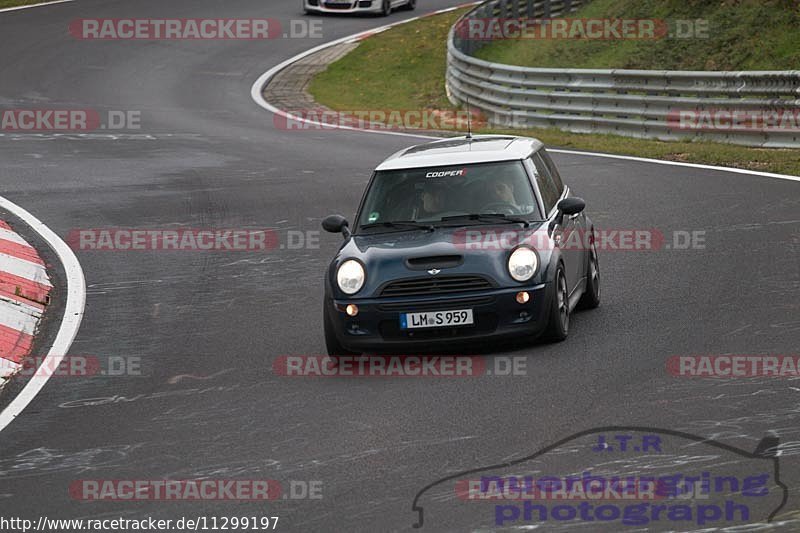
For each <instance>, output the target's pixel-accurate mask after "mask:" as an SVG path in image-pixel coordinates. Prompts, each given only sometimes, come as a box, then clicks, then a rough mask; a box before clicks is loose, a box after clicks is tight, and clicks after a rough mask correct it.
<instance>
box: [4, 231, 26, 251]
mask: <svg viewBox="0 0 800 533" xmlns="http://www.w3.org/2000/svg"><path fill="white" fill-rule="evenodd" d="M0 239H2V240H4V241H11V242H15V243H17V244H21V245H23V246H27V247H29V248H31V245H30V244H28V242H27V241H26V240H25V239H23V238H22V237H20V236H19V235H17V234H16V233H14V232H13V231H12V230H10V229H6V228H0Z"/></svg>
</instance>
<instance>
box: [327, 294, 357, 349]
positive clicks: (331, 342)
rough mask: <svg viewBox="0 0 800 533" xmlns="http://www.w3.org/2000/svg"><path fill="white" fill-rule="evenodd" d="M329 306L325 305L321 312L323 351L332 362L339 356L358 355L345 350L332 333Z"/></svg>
mask: <svg viewBox="0 0 800 533" xmlns="http://www.w3.org/2000/svg"><path fill="white" fill-rule="evenodd" d="M329 307H330V304H329V303H325V310H324V311H323V327H324V329H325V349H326V350H327V352H328V356H330V357H331V359H333V360H334V362H338V359H337V356H340V355H358V354H357V353H356V352H352V351H350V350H348V349H346V348H345V347H344V346H342V345H341V343H340V342H339V339H337V338H336V333H335V332H334V329H333V328H334V326H333V321H332V320H331V316H330V310H329Z"/></svg>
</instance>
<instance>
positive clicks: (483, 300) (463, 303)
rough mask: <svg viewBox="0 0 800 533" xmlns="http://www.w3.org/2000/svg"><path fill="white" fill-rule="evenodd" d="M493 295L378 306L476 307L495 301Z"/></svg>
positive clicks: (387, 308) (409, 309) (412, 308)
mask: <svg viewBox="0 0 800 533" xmlns="http://www.w3.org/2000/svg"><path fill="white" fill-rule="evenodd" d="M495 299H496V298H495V297H494V296H476V297H472V298H469V297H467V298H457V299H453V300H447V301H446V302H441V301H436V302H423V303H420V302H414V303H413V304H410V305H409V303H408V302H407V301H402V302H394V303H386V304H380V305H379V306H378V310H379V311H386V312H390V313H391V312H394V311H400V312H418V311H442V310H447V309H458V308H462V307H477V306H479V305H487V304H491V303H494V301H495Z"/></svg>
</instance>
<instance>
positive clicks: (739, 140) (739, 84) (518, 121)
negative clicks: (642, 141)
mask: <svg viewBox="0 0 800 533" xmlns="http://www.w3.org/2000/svg"><path fill="white" fill-rule="evenodd" d="M586 3H588V1H587V0H571V1H570V0H488V1H487V2H485V3H483V4H481V5H480V6H478V7H476V8H475V9H473V10H472V11H470V12H469V13H467V14H466V15H464V16H463V17H462V18H461V19H459V21H458V22H456V24H455V25H454V26H453V27H452V28H451V30H450V35H449V37H448V43H447V49H448V54H447V76H446V80H447V94H448V97H449V98H450V100H451V101H452V102H453V103H454V104H455V105H460V104H464V103H466V102H467V100H469V104H470V106H471V107H473V108H477V109H480V110H482V111H483V112H484V113H485V114H486V115H487V118H488V120H489V122H490V123H492V124H494V125H498V126H503V127H513V128H530V127H555V128H559V129H562V130H567V131H572V132H576V133H613V134H617V135H625V136H631V137H639V138H649V139H663V140H679V139H684V140H686V139H694V138H703V139H709V140H715V141H722V142H728V143H734V144H741V145H748V146H763V147H770V148H797V147H800V71H743V72H716V71H669V70H622V69H612V70H606V69H603V70H584V69H554V68H528V67H519V66H512V65H503V64H499V63H491V62H488V61H484V60H481V59H478V58H476V57H474V54H475V52H477V51H478V50H479V49H480V48H481V47H482V46H484V45H485V44H486V43H487V42H489V41H487V40H477V39H471V38H470V35H469V31H466V30H467V29H468V28H469V21H470V20H472V19H475V22H476V23H477V22H481V21H478V20H477V19H484V21H483V22H485V19H518V18H548V17H556V16H561V15H566V14H568V13H569V12H571V11H574V10H576V9H577V8H578V7H580V6H581V5H583V4H586ZM532 45H534V43H533V42H532Z"/></svg>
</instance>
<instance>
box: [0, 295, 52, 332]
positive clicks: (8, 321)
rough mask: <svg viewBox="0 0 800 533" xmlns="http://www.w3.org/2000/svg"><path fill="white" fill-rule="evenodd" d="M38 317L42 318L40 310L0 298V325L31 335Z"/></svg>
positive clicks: (34, 330)
mask: <svg viewBox="0 0 800 533" xmlns="http://www.w3.org/2000/svg"><path fill="white" fill-rule="evenodd" d="M40 318H42V312H41V311H40V310H38V309H36V308H35V307H31V306H29V305H25V304H22V303H19V304H17V303H11V302H9V301H8V300H0V326H5V327H7V328H11V329H15V330H17V331H21V332H22V333H26V334H28V335H31V336H33V334H34V333H36V324H38V323H39V319H40Z"/></svg>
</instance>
